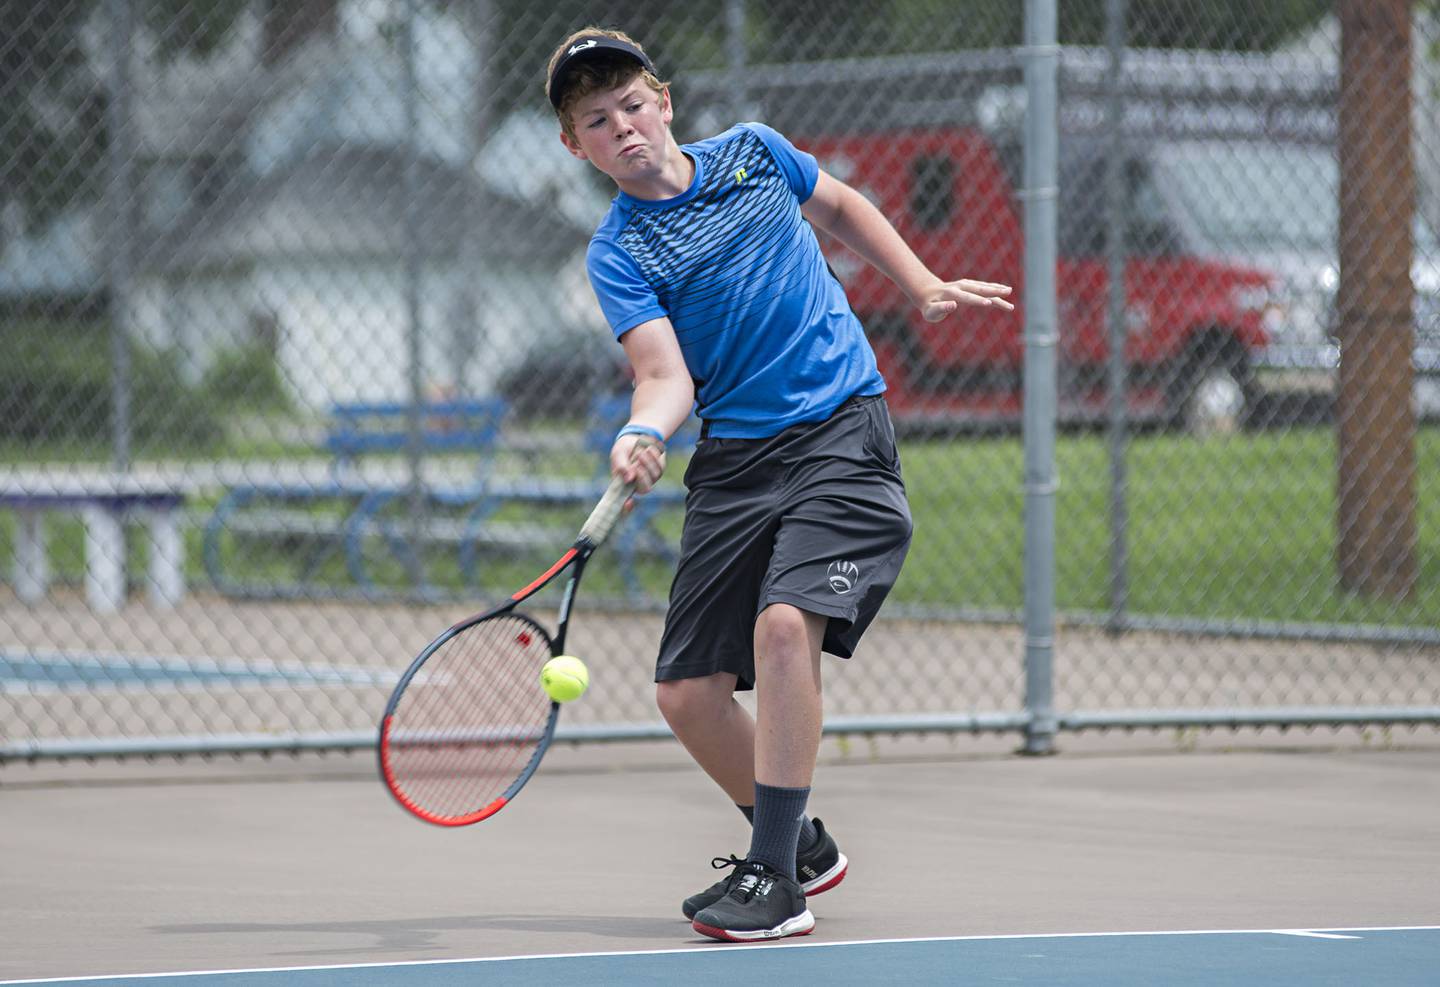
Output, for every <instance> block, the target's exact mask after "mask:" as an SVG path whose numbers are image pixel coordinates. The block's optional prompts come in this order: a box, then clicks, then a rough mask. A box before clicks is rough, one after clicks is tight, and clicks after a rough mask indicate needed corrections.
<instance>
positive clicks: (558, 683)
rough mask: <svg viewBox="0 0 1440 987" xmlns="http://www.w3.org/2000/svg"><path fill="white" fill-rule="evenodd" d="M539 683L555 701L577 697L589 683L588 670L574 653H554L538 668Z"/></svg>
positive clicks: (564, 700) (561, 701)
mask: <svg viewBox="0 0 1440 987" xmlns="http://www.w3.org/2000/svg"><path fill="white" fill-rule="evenodd" d="M540 684H541V685H542V686H543V687H544V688H545V691H546V693H548V694H549V696H550V698H551V699H553V700H555V701H556V702H557V703H568V702H570V701H571V700H572V699H579V698H580V697H581V696H583V695H584V694H585V689H586V688H587V687H588V686H589V685H590V670H589V669H587V668H586V667H585V663H584V662H583V661H581V660H580V659H579V658H576V657H575V656H574V655H556V656H555V657H554V658H551V659H550V660H549V661H547V662H546V663H545V666H544V667H543V668H541V669H540Z"/></svg>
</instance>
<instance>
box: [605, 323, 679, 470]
mask: <svg viewBox="0 0 1440 987" xmlns="http://www.w3.org/2000/svg"><path fill="white" fill-rule="evenodd" d="M620 344H621V345H622V346H623V347H624V348H625V356H626V357H627V358H628V359H629V361H630V368H631V369H632V370H633V371H634V372H635V393H634V394H633V395H632V396H631V398H630V424H632V425H643V426H645V427H647V428H653V429H654V430H655V431H657V432H659V433H660V434H661V435H663V436H666V437H667V438H668V437H669V436H670V435H671V434H673V433H674V431H675V430H676V429H677V428H679V427H680V426H681V424H682V423H684V421H685V419H686V418H689V417H690V409H691V408H692V407H693V406H694V404H695V382H694V381H693V380H692V379H691V377H690V369H689V368H688V367H686V366H685V357H684V355H683V354H682V353H681V352H680V343H679V341H678V340H677V339H676V338H675V329H674V327H673V326H671V324H670V320H669V319H665V318H660V319H651V320H650V321H649V322H642V323H640V324H639V325H638V326H636V327H635V328H634V329H631V330H629V331H628V332H626V333H625V335H623V336H621V337H620ZM639 441H640V439H639V437H638V436H634V435H624V436H620V437H619V438H617V439H616V440H615V444H614V446H612V447H611V449H610V469H611V470H612V471H613V472H614V473H615V474H616V475H619V476H623V477H624V478H625V479H626V480H627V481H631V480H633V481H635V482H636V490H637V491H638V492H640V493H645V492H646V491H648V490H649V489H650V488H651V487H653V486H654V485H655V482H656V481H657V480H659V479H660V474H662V473H663V472H665V454H664V453H663V452H661V451H660V450H659V448H658V447H655V446H651V447H649V448H646V449H643V450H642V451H640V452H639V453H638V454H636V452H635V446H636V444H637V443H638V442H639ZM632 455H633V456H634V458H633V459H632V458H631V457H632Z"/></svg>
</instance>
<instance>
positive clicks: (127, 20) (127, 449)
mask: <svg viewBox="0 0 1440 987" xmlns="http://www.w3.org/2000/svg"><path fill="white" fill-rule="evenodd" d="M108 15H109V22H110V25H109V26H110V31H109V33H110V50H111V54H112V57H113V63H112V64H111V66H110V102H109V107H108V111H107V113H106V120H105V123H106V126H107V127H108V128H109V131H110V133H109V148H108V151H107V154H106V159H107V163H106V167H107V182H106V190H105V197H106V200H107V201H106V209H105V218H106V230H105V247H104V249H105V288H106V293H107V295H108V298H107V299H106V307H107V309H108V311H109V314H110V459H111V465H112V466H113V467H114V468H115V470H116V471H117V472H121V473H124V472H128V471H129V469H130V460H131V444H132V435H131V407H130V293H131V288H132V281H133V280H134V265H133V263H132V262H131V256H132V254H133V252H134V250H133V247H134V245H133V244H129V243H127V242H126V241H127V240H129V239H130V237H131V236H132V234H133V233H134V230H135V222H134V220H135V195H134V190H135V151H136V141H135V132H134V126H135V114H134V112H133V109H134V88H135V73H134V58H135V11H134V9H133V7H132V5H131V0H110V3H109V7H108Z"/></svg>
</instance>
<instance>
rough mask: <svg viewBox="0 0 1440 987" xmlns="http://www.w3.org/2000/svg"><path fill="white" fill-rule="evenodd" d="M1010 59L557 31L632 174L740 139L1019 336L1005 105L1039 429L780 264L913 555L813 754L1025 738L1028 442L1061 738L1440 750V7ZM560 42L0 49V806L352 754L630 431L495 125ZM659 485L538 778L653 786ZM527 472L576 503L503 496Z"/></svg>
mask: <svg viewBox="0 0 1440 987" xmlns="http://www.w3.org/2000/svg"><path fill="white" fill-rule="evenodd" d="M1031 6H1033V7H1035V8H1037V9H1040V8H1043V7H1044V5H1043V4H1033V5H1031ZM1025 7H1026V5H1021V4H995V3H979V2H967V3H959V4H956V3H941V2H939V0H878V2H877V0H870V2H867V3H866V4H864V5H863V6H862V5H861V4H859V3H858V2H850V0H844V2H827V3H818V2H815V3H810V2H805V3H793V4H785V5H775V4H761V3H757V2H754V0H728V2H725V3H722V4H718V5H711V6H710V7H708V8H705V10H704V11H701V10H699V9H698V8H692V7H690V6H688V5H681V4H670V3H663V2H658V0H650V2H642V0H632V2H627V3H619V4H613V5H611V6H610V7H608V8H606V17H607V20H606V22H605V23H606V26H620V27H623V28H624V29H626V30H628V31H629V32H630V33H632V34H634V35H636V36H637V37H638V38H639V39H640V40H641V41H642V42H643V43H644V44H645V45H646V46H647V48H648V49H649V50H650V52H651V53H652V55H653V56H654V58H655V61H656V63H657V65H658V67H659V70H660V72H661V74H662V76H663V77H665V78H667V79H669V80H671V81H672V83H673V94H674V101H675V106H676V122H675V130H676V134H677V137H678V138H679V139H680V140H681V141H682V142H683V141H687V140H694V139H699V138H701V137H705V136H708V135H710V134H713V133H716V132H718V131H719V130H722V129H724V128H725V127H727V126H729V125H730V124H731V123H733V122H735V121H737V120H761V121H764V122H766V123H769V124H771V125H772V126H774V127H776V128H778V129H780V130H781V131H782V132H784V133H785V134H787V135H788V136H789V137H790V138H791V139H792V140H793V141H794V142H795V143H796V144H798V145H799V146H801V147H803V148H805V149H807V150H809V151H811V152H812V153H814V154H815V155H816V156H817V157H818V158H819V159H820V162H821V165H822V167H824V168H825V169H826V170H827V171H829V172H830V173H831V174H833V175H835V176H836V177H838V178H840V179H842V180H844V181H846V182H848V183H849V184H851V185H853V186H854V187H856V188H858V189H859V190H861V191H862V192H863V193H864V194H865V195H867V196H868V197H869V198H870V199H871V200H872V201H874V202H875V203H876V204H877V205H879V206H880V207H881V209H882V210H883V211H884V212H885V213H886V215H887V216H888V217H889V218H890V219H891V221H892V222H893V223H894V224H895V226H896V227H897V229H898V230H899V231H900V232H901V233H902V234H903V235H904V236H905V237H906V239H907V240H908V241H909V242H910V243H911V245H912V246H913V247H914V248H915V250H916V252H917V253H918V254H919V255H920V256H921V257H922V259H924V260H925V261H926V263H927V264H929V265H930V266H931V267H932V269H933V270H935V271H936V272H937V273H940V274H943V275H947V276H951V277H959V276H965V277H976V278H983V279H987V280H997V281H1003V282H1007V283H1011V284H1014V285H1016V286H1017V288H1023V286H1024V285H1025V283H1026V281H1027V273H1029V274H1030V276H1031V278H1032V279H1033V278H1034V276H1035V275H1034V272H1027V271H1026V270H1025V264H1024V257H1025V237H1024V217H1025V210H1026V209H1027V207H1028V204H1029V203H1032V202H1034V201H1037V197H1043V196H1044V195H1046V194H1047V190H1045V189H1033V188H1032V189H1027V188H1026V179H1025V174H1026V168H1025V163H1026V155H1027V153H1036V149H1035V148H1034V147H1031V148H1029V149H1027V147H1026V142H1025V139H1024V135H1025V133H1026V129H1025V126H1024V123H1025V115H1026V109H1027V105H1030V104H1029V100H1028V99H1027V87H1026V72H1025V65H1026V59H1027V58H1036V57H1044V58H1047V59H1053V64H1054V65H1055V69H1056V75H1057V81H1058V109H1057V113H1056V125H1057V127H1058V146H1059V151H1058V159H1057V160H1055V161H1054V162H1050V164H1051V165H1053V167H1054V170H1055V174H1056V177H1057V181H1056V182H1055V189H1054V190H1053V191H1054V195H1055V196H1056V208H1057V217H1058V229H1057V235H1056V244H1055V247H1056V250H1057V262H1056V265H1055V271H1054V282H1055V307H1056V316H1055V325H1054V327H1053V329H1054V347H1053V352H1054V354H1055V364H1056V375H1055V376H1056V384H1055V389H1054V393H1053V394H1036V393H1031V394H1029V395H1027V394H1026V393H1025V385H1026V382H1027V376H1026V360H1027V348H1033V346H1034V345H1035V344H1036V342H1037V339H1039V338H1040V337H1038V336H1036V335H1035V334H1034V333H1035V331H1036V330H1034V329H1033V326H1032V327H1031V328H1030V329H1028V330H1027V319H1026V315H1025V312H1024V311H1023V310H1022V311H1017V312H1016V313H1015V315H1014V317H1013V318H1008V317H1007V318H986V319H983V320H982V319H976V320H973V321H969V322H965V323H963V324H961V325H958V326H957V325H955V324H953V323H945V324H941V325H938V326H932V325H929V324H926V323H924V322H923V320H920V319H919V318H918V317H917V316H916V315H915V313H914V312H913V311H911V310H910V309H909V308H908V307H907V305H906V304H905V301H904V299H903V298H902V297H901V296H900V295H899V293H898V292H897V291H896V290H895V289H894V288H893V287H892V286H890V285H889V284H888V283H887V282H885V281H884V279H883V278H881V277H880V276H879V275H877V274H876V273H875V272H873V271H870V270H868V269H867V268H866V267H865V265H864V264H863V263H862V262H860V261H859V260H858V259H857V258H856V257H855V256H854V255H851V254H849V253H848V252H847V251H846V250H845V248H843V247H841V246H839V245H838V244H827V245H826V246H827V253H828V256H829V258H830V261H831V265H832V268H833V270H834V271H835V273H836V276H837V277H839V278H840V279H841V281H842V282H843V283H844V284H845V285H846V289H847V292H848V293H849V296H850V299H851V303H852V305H853V306H854V308H855V309H856V311H857V312H858V313H859V314H860V316H861V318H862V320H863V321H864V322H865V323H866V326H867V329H868V331H869V333H870V336H871V339H872V342H873V345H874V347H875V350H876V353H877V356H878V358H879V360H880V363H881V368H882V370H883V372H884V373H885V375H886V377H887V380H888V382H889V387H890V390H889V394H888V398H889V402H890V406H891V409H892V413H893V415H894V417H895V420H896V423H897V426H898V428H899V430H900V434H901V437H902V458H903V461H904V469H905V476H906V481H907V486H908V487H909V490H910V494H911V498H912V502H913V509H914V516H915V520H916V528H917V537H916V540H915V544H914V547H913V550H912V553H911V556H910V559H909V561H908V563H907V567H906V569H905V572H904V573H903V575H902V578H901V580H900V583H899V584H898V585H897V587H896V589H895V592H894V594H893V596H892V598H891V601H890V602H889V603H888V604H887V609H886V612H885V614H883V615H882V619H881V621H880V622H878V623H877V625H876V626H875V627H874V628H873V629H872V631H871V632H870V635H869V636H868V637H867V639H866V643H865V646H864V647H863V649H862V651H861V652H860V653H859V654H858V655H857V656H856V658H855V659H853V660H852V661H850V662H848V663H846V665H845V666H843V667H842V666H841V665H840V664H839V663H838V662H837V663H836V664H835V665H833V666H831V668H830V674H829V677H828V680H827V690H826V691H827V713H828V717H829V719H828V725H829V729H831V730H835V731H864V732H887V731H901V730H904V731H911V730H955V731H966V730H970V731H978V730H998V731H1024V730H1027V729H1029V728H1031V727H1032V726H1033V714H1034V710H1033V709H1032V708H1031V706H1030V705H1027V703H1029V702H1030V701H1031V700H1033V696H1030V697H1028V698H1027V669H1026V666H1025V661H1026V657H1027V655H1028V654H1030V653H1031V652H1032V651H1033V650H1034V649H1035V648H1036V646H1037V640H1036V636H1035V635H1034V634H1033V633H1030V634H1027V633H1026V631H1025V621H1024V619H1023V613H1024V606H1025V600H1026V592H1027V587H1028V589H1029V590H1030V591H1031V592H1032V593H1033V592H1034V591H1035V589H1036V586H1035V582H1034V580H1033V579H1032V578H1030V577H1031V576H1032V575H1033V570H1030V569H1028V568H1027V567H1026V565H1025V555H1026V552H1025V548H1026V540H1027V534H1026V532H1027V528H1026V518H1025V512H1026V506H1027V503H1032V501H1028V500H1027V497H1026V486H1025V464H1026V459H1025V448H1024V441H1025V438H1026V431H1025V430H1024V429H1022V422H1023V420H1024V417H1025V414H1026V409H1027V402H1039V403H1038V404H1035V403H1030V404H1029V405H1028V407H1030V408H1031V409H1034V408H1036V407H1039V408H1042V409H1046V410H1047V412H1048V413H1050V414H1053V420H1054V421H1055V422H1057V423H1058V425H1059V434H1058V437H1057V439H1056V441H1055V449H1054V457H1053V459H1054V463H1053V466H1054V471H1055V475H1056V476H1057V477H1058V481H1059V482H1058V486H1057V487H1056V488H1055V490H1054V492H1053V501H1052V502H1053V505H1054V517H1055V531H1056V543H1055V546H1054V553H1053V567H1051V568H1049V569H1048V570H1045V571H1046V572H1047V573H1048V576H1047V580H1048V582H1049V583H1050V584H1052V585H1053V594H1054V603H1055V607H1054V612H1053V623H1054V626H1055V633H1054V639H1053V642H1050V641H1048V640H1047V641H1040V642H1038V645H1039V647H1040V649H1041V650H1042V651H1043V652H1046V653H1049V654H1053V670H1052V669H1051V668H1049V667H1045V668H1038V669H1037V668H1036V667H1031V668H1030V670H1029V671H1030V674H1031V676H1032V677H1031V679H1030V680H1029V681H1030V683H1031V684H1032V685H1033V682H1034V681H1035V679H1034V676H1036V675H1041V676H1043V677H1044V678H1045V679H1046V680H1047V681H1048V682H1049V683H1050V685H1051V687H1052V688H1053V709H1054V711H1055V716H1056V723H1055V725H1056V726H1058V727H1059V728H1061V729H1082V728H1088V727H1104V726H1147V725H1148V726H1218V725H1257V726H1258V725H1269V724H1275V725H1282V726H1283V725H1314V724H1343V723H1367V724H1377V723H1378V724H1419V723H1429V724H1432V725H1433V724H1435V723H1437V722H1440V669H1437V667H1436V665H1437V662H1440V485H1437V484H1440V481H1437V478H1440V428H1437V426H1436V417H1437V416H1440V241H1437V233H1436V231H1437V230H1440V124H1437V120H1440V6H1437V4H1435V3H1431V2H1425V3H1415V4H1411V3H1405V2H1398V0H1385V2H1377V3H1366V2H1360V0H1341V2H1327V0H1311V2H1306V3H1293V4H1253V3H1245V2H1238V0H1237V2H1232V0H1204V2H1198V3H1183V4H1182V3H1170V2H1159V0H1154V2H1141V0H1129V2H1128V3H1127V2H1124V0H1088V2H1075V3H1069V2H1067V3H1064V4H1061V5H1060V9H1059V21H1058V37H1059V41H1060V46H1059V47H1058V49H1054V48H1049V47H1045V46H1040V47H1038V48H1037V47H1035V46H1027V45H1026V35H1025ZM591 16H593V14H592V13H591V12H590V11H589V9H587V7H586V6H585V5H582V4H579V3H570V2H561V3H557V4H552V5H542V6H537V5H532V4H528V3H520V2H516V0H298V2H283V3H282V2H279V0H219V2H201V0H58V2H55V3H48V4H30V3H23V2H19V0H0V26H3V30H0V106H3V107H4V109H3V115H0V312H3V323H0V325H3V330H0V459H3V463H0V564H3V565H4V566H5V569H4V574H3V578H4V580H5V582H4V584H3V585H0V756H3V757H8V758H14V757H26V756H57V755H65V754H86V753H91V754H93V753H102V754H103V753H125V752H127V751H134V752H160V751H216V750H227V749H229V750H265V749H300V748H306V747H347V746H351V747H360V746H365V745H367V744H369V743H371V742H372V741H373V733H372V731H373V724H374V721H375V719H376V716H377V714H378V713H379V711H380V709H381V708H382V706H383V702H384V697H385V695H386V694H387V693H388V691H389V689H390V687H391V686H392V684H393V683H394V681H395V678H396V676H397V675H398V673H399V672H400V671H401V670H402V669H403V668H404V666H405V665H406V664H407V663H408V661H409V658H410V657H411V656H412V655H413V654H414V653H415V652H416V651H418V650H419V648H420V647H421V646H422V645H423V644H424V643H425V642H426V641H427V640H428V639H429V638H430V637H432V636H433V635H434V634H435V633H436V632H437V631H438V630H439V629H440V628H443V627H444V626H446V625H447V624H448V623H449V622H451V621H453V620H455V619H457V618H458V617H460V616H463V615H464V614H466V613H468V612H471V611H473V610H474V609H476V608H478V607H479V606H481V605H482V604H483V603H484V602H485V601H492V600H496V599H499V598H502V597H503V596H504V595H506V594H508V593H509V592H510V591H511V590H513V589H514V588H515V587H516V586H517V585H521V584H523V583H524V582H528V581H529V579H530V578H531V577H532V576H533V575H534V573H535V572H536V571H538V570H537V566H542V565H546V564H548V563H549V562H550V561H552V560H553V557H554V556H555V555H556V554H557V553H558V552H559V551H560V550H561V549H563V547H565V546H566V545H568V544H569V542H570V540H571V539H572V538H573V535H574V531H575V530H576V529H577V527H578V524H579V522H580V520H582V519H583V517H584V515H585V513H586V511H587V509H588V507H589V504H590V500H591V498H592V496H593V492H594V489H595V486H596V484H597V483H600V482H602V481H603V475H604V470H605V467H604V466H603V460H604V455H605V452H606V450H608V447H609V441H610V438H611V436H613V434H614V428H615V426H616V424H617V423H618V421H617V420H623V416H624V414H625V405H624V398H625V395H626V392H627V390H628V387H629V380H628V377H627V373H626V369H625V366H624V361H623V358H622V354H621V352H620V349H619V347H618V346H616V345H615V343H614V341H613V338H612V337H611V335H610V334H609V331H608V329H607V328H606V326H605V324H604V322H603V319H602V318H601V316H600V313H599V309H598V306H597V305H596V303H595V301H594V298H593V295H592V294H591V292H590V289H589V286H588V283H587V280H586V276H585V268H584V252H585V247H586V243H587V240H588V237H589V234H590V232H591V231H592V230H593V228H594V225H595V224H596V222H597V221H598V219H599V217H600V216H601V215H602V214H603V213H604V211H605V209H606V207H607V203H608V201H609V198H610V196H611V195H612V194H613V187H612V186H610V185H609V180H608V179H606V178H605V177H604V176H603V175H600V174H599V173H598V172H596V171H595V170H594V169H591V168H589V166H588V165H586V164H584V163H582V162H579V161H577V160H575V159H574V158H572V157H571V156H570V155H569V154H568V153H567V152H566V151H565V149H564V148H563V147H562V146H561V143H560V141H559V140H558V136H557V133H558V128H557V125H556V122H555V120H554V117H553V114H551V112H550V111H549V107H548V104H546V102H545V100H544V95H543V78H542V75H543V66H544V61H545V59H546V57H547V56H548V54H549V52H550V50H551V47H552V46H553V45H554V44H556V43H558V42H559V41H560V40H561V39H562V38H563V37H564V36H565V35H566V34H568V33H569V32H570V31H572V30H575V29H577V28H579V27H581V26H584V25H585V24H586V23H588V22H589V21H588V18H589V17H591ZM1019 294H1020V292H1018V291H1017V295H1019ZM1041 328H1042V329H1043V327H1041ZM1027 332H1029V333H1030V335H1029V337H1028V338H1027ZM617 398H618V399H620V404H619V405H618V407H617V405H616V399H617ZM1032 451H1033V449H1032ZM686 455H687V450H686V441H685V439H684V438H683V437H682V439H681V440H680V441H678V442H677V444H676V449H675V451H674V454H673V455H672V465H671V468H670V471H669V475H668V476H667V478H666V480H665V481H664V487H665V489H666V490H667V491H668V492H667V493H666V494H664V495H663V496H659V497H655V498H653V500H652V502H651V503H650V504H649V505H648V506H646V507H645V508H643V509H642V510H641V511H639V512H637V515H636V516H635V517H633V518H631V519H630V521H629V522H628V524H627V526H626V528H625V531H624V534H623V535H622V537H620V538H619V539H617V540H616V543H615V544H614V545H611V546H607V548H606V549H605V551H604V552H603V553H602V555H601V556H600V557H598V558H597V560H596V562H595V563H594V564H593V565H592V567H591V570H590V575H589V576H587V589H586V598H585V599H584V600H583V601H582V605H581V609H582V612H581V613H580V614H579V615H578V616H577V619H576V627H575V628H574V629H573V630H572V636H571V646H572V648H573V650H574V651H576V653H578V654H580V655H582V656H583V657H585V658H586V660H587V661H588V662H589V663H590V665H591V667H592V671H593V672H594V685H593V687H592V690H591V692H590V693H589V694H588V695H587V697H586V699H585V700H584V701H583V702H580V703H576V704H575V705H574V706H572V707H570V708H567V710H566V716H565V717H564V719H563V721H562V733H568V735H569V736H571V737H574V738H578V739H586V738H594V739H603V738H616V737H643V736H665V735H668V731H666V730H665V728H664V727H663V725H661V724H659V723H658V716H657V715H656V714H655V712H654V708H653V701H652V699H651V694H652V693H651V689H652V687H651V685H650V680H651V672H652V664H653V655H654V652H655V649H656V645H657V643H658V638H659V628H660V620H661V614H662V612H663V606H664V599H665V594H666V591H667V588H668V577H669V573H670V571H671V568H672V566H673V562H674V551H675V543H676V540H677V537H678V532H679V525H680V510H679V506H678V495H679V491H680V488H679V481H678V477H679V476H680V474H681V473H682V471H683V465H684V461H685V458H686ZM537 475H544V476H554V477H557V478H564V479H565V480H567V481H568V486H567V489H570V490H572V494H571V495H567V496H557V497H554V498H550V499H548V500H546V501H544V502H535V501H530V500H525V501H522V500H520V499H517V498H512V497H507V496H504V495H503V491H504V490H505V489H506V481H507V480H508V479H510V478H513V477H520V476H537ZM1048 561H1049V560H1048V559H1047V558H1043V557H1042V558H1040V560H1039V563H1040V564H1042V565H1044V564H1047V563H1048ZM550 602H552V603H553V602H554V601H553V600H552V601H550ZM1032 603H1033V597H1032ZM543 610H544V608H543V607H542V608H541V615H542V616H543V615H544V614H543Z"/></svg>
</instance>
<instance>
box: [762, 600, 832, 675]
mask: <svg viewBox="0 0 1440 987" xmlns="http://www.w3.org/2000/svg"><path fill="white" fill-rule="evenodd" d="M824 620H825V618H824V617H820V616H817V615H815V614H807V613H806V612H805V611H803V610H801V609H799V608H798V607H793V606H791V605H790V604H788V603H775V604H771V605H770V606H768V607H766V608H765V610H764V611H763V612H762V613H761V614H760V617H759V619H758V620H756V622H755V660H756V661H762V660H768V661H775V660H785V659H788V658H792V657H794V658H808V657H809V656H810V634H811V631H810V627H809V625H810V624H811V623H814V622H818V621H824Z"/></svg>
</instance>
